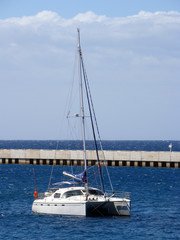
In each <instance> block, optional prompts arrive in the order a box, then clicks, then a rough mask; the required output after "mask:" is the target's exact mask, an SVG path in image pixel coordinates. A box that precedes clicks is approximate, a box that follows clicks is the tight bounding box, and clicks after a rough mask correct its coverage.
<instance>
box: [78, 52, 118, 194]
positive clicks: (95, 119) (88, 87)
mask: <svg viewBox="0 0 180 240" xmlns="http://www.w3.org/2000/svg"><path fill="white" fill-rule="evenodd" d="M81 58H82V61H83V56H81ZM83 67H84V69H83V71H84V74H85V78H86V82H87V89H88V92H89V97H90V101H91V106H92V110H93V115H94V121H95V124H96V129H97V133H98V137H99V141H100V147H101V151H102V154H103V159H104V162H105V163H106V164H105V168H106V172H107V175H108V179H109V183H110V186H111V190H112V191H114V189H113V185H112V182H111V178H110V175H109V171H108V169H107V161H106V159H105V155H104V150H103V147H102V140H101V136H100V131H99V127H98V124H97V118H96V114H95V110H94V104H93V100H92V96H91V91H90V86H89V81H88V77H87V73H86V70H85V66H84V65H83Z"/></svg>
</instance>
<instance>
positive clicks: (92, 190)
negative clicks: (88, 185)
mask: <svg viewBox="0 0 180 240" xmlns="http://www.w3.org/2000/svg"><path fill="white" fill-rule="evenodd" d="M88 193H89V194H90V195H98V196H100V195H104V194H103V193H102V192H101V191H99V190H95V189H89V190H88Z"/></svg>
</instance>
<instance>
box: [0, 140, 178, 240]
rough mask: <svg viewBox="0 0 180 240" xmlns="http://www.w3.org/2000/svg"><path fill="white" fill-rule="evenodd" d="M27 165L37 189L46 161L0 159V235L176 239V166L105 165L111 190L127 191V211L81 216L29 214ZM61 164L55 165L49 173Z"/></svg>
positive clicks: (45, 176)
mask: <svg viewBox="0 0 180 240" xmlns="http://www.w3.org/2000/svg"><path fill="white" fill-rule="evenodd" d="M4 144H5V143H4ZM13 144H14V146H15V145H16V144H15V143H13ZM18 144H19V143H18ZM21 144H22V143H21ZM26 144H27V142H26V143H24V145H26ZM31 144H32V142H31ZM42 144H43V143H42V142H41V143H40V145H42ZM109 144H110V143H109ZM109 144H108V145H109ZM113 144H115V143H113ZM118 144H119V143H118ZM136 144H137V143H136ZM141 144H142V143H141ZM153 144H154V145H157V143H156V144H155V143H153ZM174 144H175V143H174ZM178 144H179V142H176V145H178ZM1 145H2V141H1ZM24 145H23V146H24ZM34 145H36V147H37V142H36V143H34V144H32V146H30V145H28V148H34V147H33V146H34ZM125 145H127V143H126V144H125ZM130 145H131V146H132V145H133V143H132V142H131V143H130ZM144 145H145V143H144ZM166 145H167V146H166V147H167V151H168V142H167V143H166ZM127 147H129V146H127ZM6 148H8V146H7V147H6ZM9 148H10V147H9ZM12 148H15V147H12ZM17 148H19V146H18V147H17ZM23 148H25V147H23ZM48 148H49V147H48ZM109 148H110V146H109ZM112 148H114V145H113V147H112ZM134 148H135V146H134ZM136 148H137V146H136ZM159 148H160V146H159V147H158V149H159ZM124 150H125V149H124ZM33 168H34V170H35V173H36V181H37V188H38V191H39V192H43V191H45V190H46V189H47V186H48V182H49V176H50V172H51V169H52V166H38V165H35V166H33V165H0V229H1V231H0V239H26V240H27V239H45V240H46V239H47V240H48V239H53V240H57V239H63V240H67V239H79V240H81V239H101V238H102V239H105V240H106V239H107V240H109V239H153V240H154V239H180V170H179V169H168V168H135V167H134V168H133V167H109V168H108V169H109V172H110V175H111V179H112V183H113V186H114V188H115V190H119V191H127V192H131V216H130V217H106V218H86V217H72V216H71V217H66V216H53V215H37V214H33V213H32V211H31V207H32V202H33V200H34V197H33V192H34V178H33ZM64 168H66V167H63V166H55V169H54V174H55V178H57V179H61V173H62V171H63V170H64ZM67 168H68V167H67Z"/></svg>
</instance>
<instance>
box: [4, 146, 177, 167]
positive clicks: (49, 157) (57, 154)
mask: <svg viewBox="0 0 180 240" xmlns="http://www.w3.org/2000/svg"><path fill="white" fill-rule="evenodd" d="M83 156H84V155H83V151H81V150H44V149H43V150H42V149H38V150H33V149H0V164H35V165H79V166H80V165H83V164H84V161H83ZM99 156H100V160H101V165H102V166H105V165H106V166H120V167H122V166H124V167H125V166H126V167H168V168H170V167H171V168H180V152H165V151H164V152H163V151H161V152H157V151H104V156H105V159H106V161H105V162H104V161H103V154H102V152H99ZM87 164H88V165H89V166H92V165H97V161H96V152H95V151H93V150H87Z"/></svg>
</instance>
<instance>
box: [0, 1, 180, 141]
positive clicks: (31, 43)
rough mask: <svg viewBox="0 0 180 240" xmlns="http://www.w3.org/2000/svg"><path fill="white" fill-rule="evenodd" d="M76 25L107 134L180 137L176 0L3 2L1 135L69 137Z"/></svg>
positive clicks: (135, 137)
mask: <svg viewBox="0 0 180 240" xmlns="http://www.w3.org/2000/svg"><path fill="white" fill-rule="evenodd" d="M77 27H78V28H80V31H81V46H82V50H83V57H84V61H85V66H86V71H87V74H88V79H89V82H90V85H91V91H92V96H93V99H94V105H95V110H96V115H97V120H98V123H99V129H100V131H101V137H102V139H105V140H180V129H179V120H180V111H179V102H180V94H179V92H180V45H179V39H180V2H179V0H151V1H146V0H126V1H122V0H112V1H106V0H104V1H103V0H98V1H97V0H96V1H95V0H92V1H82V0H76V1H74V0H61V1H59V0H38V1H37V0H36V1H35V0H31V1H24V0H0V36H1V37H0V86H1V94H0V116H1V118H0V139H2V140H48V139H59V138H61V137H62V136H61V121H62V119H63V116H64V115H65V110H64V109H65V105H66V103H67V100H66V99H67V96H68V92H69V89H70V86H71V83H72V79H73V72H74V61H75V55H76V45H77V43H76V42H77V30H76V29H77ZM62 138H63V137H62Z"/></svg>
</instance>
